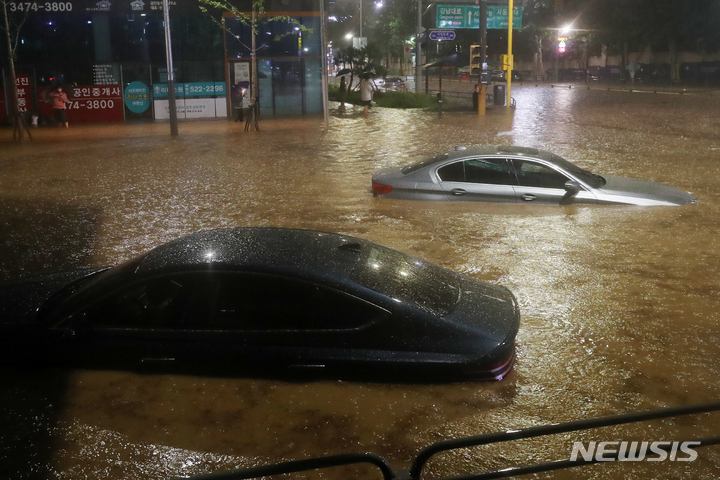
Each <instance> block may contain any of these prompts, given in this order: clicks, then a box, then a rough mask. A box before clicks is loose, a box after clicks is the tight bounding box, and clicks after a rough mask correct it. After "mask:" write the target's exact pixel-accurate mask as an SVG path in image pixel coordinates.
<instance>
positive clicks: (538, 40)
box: [535, 35, 545, 77]
mask: <svg viewBox="0 0 720 480" xmlns="http://www.w3.org/2000/svg"><path fill="white" fill-rule="evenodd" d="M535 47H536V48H537V50H536V53H535V75H536V76H537V75H542V76H543V77H544V76H545V65H544V64H543V49H542V37H541V36H538V35H536V36H535Z"/></svg>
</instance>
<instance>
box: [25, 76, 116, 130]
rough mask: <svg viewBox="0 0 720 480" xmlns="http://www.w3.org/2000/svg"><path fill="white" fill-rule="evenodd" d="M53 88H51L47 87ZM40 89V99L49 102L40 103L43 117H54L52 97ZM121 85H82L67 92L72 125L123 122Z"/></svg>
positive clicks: (68, 113) (67, 107) (68, 112)
mask: <svg viewBox="0 0 720 480" xmlns="http://www.w3.org/2000/svg"><path fill="white" fill-rule="evenodd" d="M47 88H51V87H47ZM43 90H45V89H40V90H39V93H40V97H41V98H47V99H48V100H47V101H45V102H41V103H40V113H41V114H42V115H43V116H52V115H53V101H52V97H51V96H49V95H47V94H44V91H43ZM121 92H122V88H121V87H120V85H80V86H76V87H72V88H71V89H70V91H68V92H66V93H67V96H68V100H69V103H68V104H67V106H66V115H67V118H68V122H70V123H93V122H122V121H123V97H122V93H121Z"/></svg>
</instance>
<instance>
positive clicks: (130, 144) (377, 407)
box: [0, 87, 720, 479]
mask: <svg viewBox="0 0 720 480" xmlns="http://www.w3.org/2000/svg"><path fill="white" fill-rule="evenodd" d="M513 92H514V95H515V97H516V99H517V101H518V108H517V110H516V111H515V112H514V114H513V113H507V112H505V111H502V110H494V111H491V112H489V113H488V115H486V116H483V117H478V116H475V115H471V114H462V113H451V114H446V115H445V118H443V119H438V118H437V116H436V115H433V114H429V113H424V112H418V111H400V110H396V111H393V110H381V109H374V110H373V111H372V113H371V115H369V116H368V117H364V116H362V115H361V114H360V111H359V110H353V109H352V108H350V109H348V110H347V111H346V112H345V113H343V114H339V113H338V112H337V107H335V109H334V110H333V114H334V116H333V118H332V121H331V125H330V128H329V129H328V130H327V131H325V130H324V129H323V128H322V127H320V125H319V122H315V121H310V122H307V123H303V122H302V121H299V120H284V121H271V122H268V121H266V122H263V123H261V128H262V129H263V130H261V131H260V132H257V133H242V132H240V127H239V126H238V124H234V123H226V122H203V123H189V124H182V125H181V126H180V134H181V135H180V137H179V138H177V139H174V140H173V139H170V137H169V135H168V134H167V133H168V132H167V130H168V128H167V126H166V125H139V126H132V125H128V126H121V127H101V126H88V127H77V128H72V129H70V130H68V131H64V130H57V131H56V130H52V131H51V130H38V131H37V132H36V135H35V136H36V138H37V140H36V142H35V143H34V144H33V145H24V146H13V145H10V144H9V143H2V144H0V145H1V147H0V148H2V159H0V167H1V168H2V170H3V175H2V176H1V177H0V191H2V192H3V193H2V197H0V218H1V219H2V220H3V223H2V225H3V226H4V227H3V230H2V232H0V238H2V240H3V242H2V243H1V245H2V246H1V247H0V248H2V251H1V252H0V253H2V255H0V273H1V274H2V276H3V277H5V278H10V277H13V276H17V275H25V274H30V273H37V272H41V271H49V270H53V269H59V268H67V267H69V266H74V265H90V264H91V265H103V264H116V263H119V262H120V261H123V260H126V259H129V258H132V257H133V256H135V255H137V254H139V253H141V252H144V251H146V250H148V249H149V248H152V247H153V246H156V245H159V244H161V243H164V242H166V241H168V240H170V239H172V238H175V237H177V236H179V235H183V234H187V233H190V232H193V231H196V230H200V229H206V228H216V227H224V226H250V225H276V226H286V227H302V228H314V229H320V230H329V231H337V232H341V233H346V234H351V235H356V236H360V237H363V238H367V239H370V240H373V241H377V242H379V243H382V244H384V245H387V246H390V247H393V248H397V249H399V250H402V251H405V252H408V253H411V254H413V255H416V256H419V257H422V258H425V259H427V260H429V261H433V262H435V263H439V264H441V265H443V266H445V267H448V268H451V269H454V270H456V271H460V272H463V273H465V274H468V275H471V276H473V277H475V278H478V279H481V280H487V281H491V282H496V283H500V284H503V285H506V286H508V287H509V288H511V289H512V290H513V291H514V292H515V294H516V295H517V297H518V299H519V301H520V304H521V308H522V313H523V323H522V327H521V331H520V334H519V337H518V363H517V366H516V369H515V372H514V373H513V374H511V375H510V376H509V378H507V379H506V380H504V381H503V382H500V383H495V384H487V383H482V384H475V383H464V384H457V385H442V386H434V385H376V384H360V383H351V382H316V383H292V382H278V381H269V380H253V379H214V378H197V377H186V376H169V375H168V376H159V375H158V376H155V375H135V374H129V373H118V372H84V371H78V372H71V373H69V374H68V375H67V377H64V378H62V384H61V385H59V383H60V380H58V379H55V380H54V381H55V383H53V382H49V383H48V382H47V378H45V377H42V375H41V376H39V377H37V378H35V377H32V376H30V377H25V378H24V377H19V376H12V378H13V380H12V381H11V385H10V387H11V388H9V390H8V391H9V393H8V397H7V398H6V400H5V404H4V407H3V409H4V415H3V416H4V417H6V418H7V422H9V425H10V426H11V427H12V426H18V425H19V426H20V428H24V429H25V430H23V431H25V433H24V434H22V435H20V437H19V439H18V438H16V437H11V436H9V435H7V434H3V436H2V442H3V448H2V449H0V452H2V453H0V455H8V456H9V455H10V454H11V453H12V452H14V451H20V452H22V453H23V454H27V453H28V452H30V453H32V452H34V451H35V450H37V449H38V448H40V447H37V448H35V447H32V446H27V445H29V444H32V443H33V442H35V443H38V444H40V443H43V448H47V449H48V452H45V453H43V454H42V455H40V454H35V453H32V455H30V457H31V458H32V459H29V460H27V462H28V464H31V463H32V464H33V465H34V466H35V467H36V468H37V469H39V470H40V471H41V472H43V471H50V472H53V473H52V476H51V475H44V476H43V475H40V477H38V478H45V477H50V478H79V477H84V476H87V478H107V477H109V476H112V475H115V476H120V477H125V478H131V477H132V478H148V479H149V478H168V477H170V476H173V475H189V474H192V473H202V472H206V471H211V470H213V469H218V470H222V469H229V468H235V467H242V466H253V465H257V464H263V463H266V462H275V461H283V460H290V459H297V458H304V457H308V456H313V455H326V454H335V453H344V452H348V451H373V452H376V453H379V454H381V455H384V456H386V457H387V458H389V459H390V460H391V461H392V462H393V466H395V467H404V466H407V464H408V462H409V461H410V460H411V458H412V456H413V454H415V453H416V452H417V451H418V450H419V449H420V448H421V447H422V446H424V445H426V444H428V443H431V442H434V441H437V440H440V439H445V438H450V437H456V436H462V435H473V434H478V433H484V432H491V431H496V430H506V429H508V428H521V427H527V426H531V425H539V424H544V423H550V422H559V421H567V420H574V419H578V418H588V417H593V416H600V415H606V414H613V413H620V412H626V411H637V410H642V409H647V408H654V407H660V406H669V405H680V404H684V403H692V402H700V401H707V400H710V399H714V398H717V397H718V373H720V372H719V371H718V365H719V362H718V359H720V347H718V345H720V341H719V340H720V338H719V337H720V335H718V312H719V311H720V309H719V308H718V307H719V306H720V305H718V303H719V300H720V296H719V295H718V292H719V290H720V286H718V278H720V275H719V274H720V248H719V247H718V242H717V238H718V227H719V226H720V221H718V206H719V205H720V202H719V201H718V188H717V180H716V179H717V171H718V164H719V163H718V162H719V161H720V136H719V135H718V134H717V127H718V126H720V113H718V112H720V109H718V106H719V105H718V103H720V101H719V100H718V99H717V98H715V97H712V96H683V97H680V96H675V97H671V96H662V97H661V96H659V95H638V94H628V93H622V92H602V91H594V90H593V91H586V90H580V89H574V90H571V89H548V88H540V87H538V88H535V87H522V88H515V89H514V90H513ZM0 133H1V134H2V135H3V137H2V140H3V141H4V140H6V139H7V133H8V132H0ZM485 143H491V144H498V143H499V144H511V143H515V144H521V145H525V146H533V147H540V148H547V149H550V150H552V151H554V152H556V153H558V154H560V155H561V156H564V157H566V158H568V159H570V160H572V161H575V162H577V163H578V164H580V165H581V166H583V167H585V168H589V169H591V170H594V171H597V172H598V173H601V174H602V173H612V174H619V175H626V176H634V177H639V178H644V179H648V180H655V181H661V182H664V183H668V184H672V185H674V186H677V187H680V188H683V189H685V190H690V191H692V192H694V193H695V194H696V195H697V196H698V198H699V199H700V203H699V204H698V205H694V206H687V207H678V208H664V207H661V208H652V209H642V208H632V207H631V208H625V207H573V206H568V207H542V206H535V207H534V208H532V207H531V208H528V207H527V206H524V208H523V206H513V205H468V204H457V203H453V204H452V205H444V204H428V203H418V202H409V201H392V200H381V199H374V198H372V196H371V194H370V191H369V176H370V174H371V173H372V172H373V171H375V170H377V169H378V168H381V167H385V166H394V165H402V164H406V163H409V162H412V161H415V160H417V159H419V158H424V157H426V156H428V155H430V154H432V153H435V152H438V151H443V150H446V149H450V148H452V147H453V146H455V145H458V144H461V145H474V144H485ZM21 378H24V379H21ZM48 384H49V385H50V387H44V385H48ZM60 387H63V388H60ZM58 397H59V398H58ZM26 400H29V404H32V405H33V408H32V409H29V408H28V409H26V410H24V409H23V405H24V404H27V403H28V402H26ZM50 404H52V406H49V405H50ZM11 407H12V408H11ZM29 411H33V412H35V411H41V412H45V414H44V416H42V418H41V420H37V422H36V423H33V422H32V421H27V422H26V421H25V420H23V418H25V417H27V415H28V412H29ZM713 419H714V420H713ZM28 422H29V423H28ZM27 424H32V425H34V427H32V428H31V427H28V426H27ZM719 424H720V423H719V422H718V421H717V416H716V417H702V419H701V420H699V419H698V417H692V418H690V419H689V420H688V419H685V420H683V419H680V420H677V421H674V422H655V423H653V424H651V426H650V427H623V428H621V429H615V430H612V429H611V430H608V431H604V432H602V434H597V433H594V434H584V435H578V436H576V437H562V438H554V439H550V440H545V441H542V442H541V441H537V442H530V441H528V442H519V443H516V444H508V445H503V446H502V447H495V448H493V449H485V450H482V451H481V450H477V451H459V452H456V453H452V454H447V455H445V456H442V457H439V459H438V460H439V461H437V462H433V463H432V464H431V466H430V470H429V471H431V472H432V473H434V474H438V475H447V474H453V473H462V472H471V471H475V470H478V469H480V470H482V469H483V468H489V467H498V468H501V467H505V466H510V465H516V464H518V463H523V462H526V461H541V460H550V459H557V458H562V457H565V456H567V454H568V453H569V445H570V442H571V441H573V440H575V439H586V440H616V439H619V438H625V437H626V436H631V435H635V437H637V438H642V439H646V440H656V439H660V438H657V437H661V436H663V438H662V439H664V438H665V437H667V438H673V439H675V438H677V439H680V438H685V437H692V436H695V434H696V433H697V432H698V431H700V432H701V433H702V434H709V433H711V432H713V431H717V427H718V425H719ZM28 432H29V433H28ZM33 432H34V433H33ZM593 435H595V436H593ZM635 437H633V438H635ZM38 438H39V439H40V440H43V439H44V442H40V441H38ZM48 439H49V440H48ZM23 442H25V446H23V445H22V444H23ZM102 442H105V443H104V444H103V443H102ZM18 445H20V446H18ZM34 448H35V450H34ZM30 457H28V458H30ZM19 458H22V456H20V457H19ZM33 462H34V463H33ZM0 463H5V461H4V459H3V461H2V462H0ZM13 465H20V466H19V467H18V468H20V469H21V470H22V465H24V463H23V461H20V462H19V463H18V462H16V463H13ZM625 467H626V466H625V465H621V466H618V467H617V468H616V467H612V466H607V465H603V466H601V467H598V468H595V467H590V468H586V469H581V470H578V471H576V472H567V473H556V474H555V475H554V476H553V478H607V476H612V475H621V476H625V475H627V476H628V478H644V477H648V476H657V475H658V474H659V473H658V472H657V471H654V470H652V468H651V467H652V466H639V467H638V466H634V467H633V469H629V468H625ZM660 468H663V469H664V470H663V471H667V470H668V469H670V470H672V469H673V468H676V469H677V470H676V471H677V472H680V471H682V472H683V473H684V474H685V475H689V476H691V477H693V478H703V475H704V476H705V478H714V477H717V476H718V475H719V474H720V456H718V454H717V451H716V450H712V448H710V449H707V450H703V451H701V459H700V460H699V461H697V462H694V463H693V464H691V465H682V466H680V467H678V466H673V465H668V464H663V465H662V466H661V467H660ZM371 472H372V471H371ZM629 472H635V473H629ZM345 473H347V472H345ZM372 473H373V475H370V474H369V473H368V474H367V475H360V476H362V477H363V478H377V477H376V476H374V474H375V472H372ZM343 475H344V474H343ZM353 475H354V474H353ZM632 475H635V477H632ZM679 475H680V474H679V473H678V476H679ZM341 476H342V475H340V474H337V472H336V473H335V474H332V475H331V474H328V478H340V477H341ZM12 477H13V478H22V475H21V474H13V475H12ZM27 478H32V475H30V474H28V475H27Z"/></svg>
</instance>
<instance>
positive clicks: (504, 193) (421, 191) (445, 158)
mask: <svg viewBox="0 0 720 480" xmlns="http://www.w3.org/2000/svg"><path fill="white" fill-rule="evenodd" d="M372 191H373V195H375V196H376V197H387V198H405V199H413V200H442V201H448V200H449V201H455V200H465V201H477V202H521V203H522V202H525V203H545V204H556V205H557V204H560V205H569V204H581V203H595V204H598V203H602V204H624V205H685V204H688V203H697V200H696V199H695V197H693V195H692V194H690V193H688V192H685V191H683V190H680V189H677V188H673V187H668V186H665V185H661V184H659V183H654V182H649V181H645V180H635V179H630V178H623V177H615V176H610V175H607V176H600V175H597V174H595V173H591V172H589V171H587V170H584V169H582V168H580V167H578V166H577V165H574V164H572V163H570V162H568V161H567V160H565V159H563V158H561V157H559V156H557V155H554V154H552V153H550V152H546V151H543V150H537V149H534V148H525V147H508V146H492V147H475V148H465V147H455V150H454V151H452V152H448V153H444V154H441V155H436V156H434V157H432V158H429V159H427V160H424V161H422V162H419V163H416V164H414V165H408V166H406V167H395V168H383V169H381V170H379V171H377V172H376V173H375V174H374V175H373V176H372Z"/></svg>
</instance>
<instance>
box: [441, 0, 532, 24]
mask: <svg viewBox="0 0 720 480" xmlns="http://www.w3.org/2000/svg"><path fill="white" fill-rule="evenodd" d="M509 21H510V7H508V6H503V5H488V6H487V28H488V29H507V28H508V23H509ZM435 26H436V27H437V28H480V7H479V6H478V5H438V6H437V10H436V14H435ZM521 26H522V7H514V8H513V30H515V29H519V28H520V27H521Z"/></svg>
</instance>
